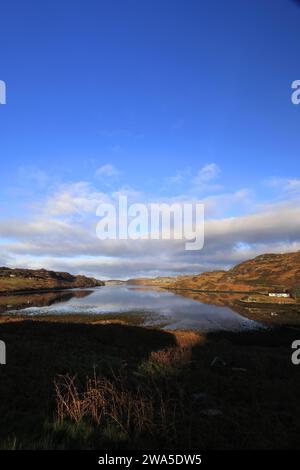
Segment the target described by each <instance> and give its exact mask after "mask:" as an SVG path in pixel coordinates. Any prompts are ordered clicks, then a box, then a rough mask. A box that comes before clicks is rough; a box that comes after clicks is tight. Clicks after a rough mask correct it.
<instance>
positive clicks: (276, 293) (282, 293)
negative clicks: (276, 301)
mask: <svg viewBox="0 0 300 470" xmlns="http://www.w3.org/2000/svg"><path fill="white" fill-rule="evenodd" d="M269 297H291V294H289V293H288V292H269Z"/></svg>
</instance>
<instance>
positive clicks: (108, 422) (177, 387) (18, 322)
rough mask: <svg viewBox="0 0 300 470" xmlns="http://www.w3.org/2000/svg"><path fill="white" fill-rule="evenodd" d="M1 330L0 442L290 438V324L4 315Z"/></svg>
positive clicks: (139, 443) (297, 370) (275, 443)
mask: <svg viewBox="0 0 300 470" xmlns="http://www.w3.org/2000/svg"><path fill="white" fill-rule="evenodd" d="M75 320H76V321H75ZM67 321H68V323H67ZM70 321H73V322H72V323H70ZM127 321H128V319H127ZM135 321H136V320H135V319H134V317H133V322H135ZM0 339H1V340H4V341H5V342H6V345H7V365H5V366H1V367H0V396H1V400H0V422H1V426H0V447H1V448H2V449H79V448H83V449H93V448H97V449H108V448H110V449H112V448H117V449H128V448H129V449H141V448H142V449H153V448H155V449H157V448H159V449H164V448H167V449H175V448H178V449H183V448H186V449H188V448H199V449H249V448H250V449H252V448H263V449H271V448H272V449H276V448H278V449H281V448H284V449H285V448H300V402H299V392H300V366H294V365H292V363H291V353H292V350H291V343H292V341H293V340H295V339H300V330H297V329H293V328H285V327H280V328H276V329H271V330H262V331H257V332H248V333H218V334H207V335H198V334H196V333H193V332H167V331H162V330H158V329H157V330H155V329H148V328H144V327H140V326H136V325H132V324H131V325H129V324H125V323H124V322H123V323H111V324H108V323H107V324H105V323H99V322H96V321H95V319H93V318H92V317H89V318H88V317H87V318H85V317H76V318H72V317H69V318H68V320H67V319H66V318H63V317H56V318H55V319H53V318H52V319H51V318H43V319H41V318H40V319H39V320H25V319H23V318H19V319H17V318H15V319H14V320H13V319H9V318H7V317H2V318H1V323H0Z"/></svg>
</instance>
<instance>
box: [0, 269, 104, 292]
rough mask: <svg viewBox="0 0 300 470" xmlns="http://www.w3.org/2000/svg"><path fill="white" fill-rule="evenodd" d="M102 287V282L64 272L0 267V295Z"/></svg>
mask: <svg viewBox="0 0 300 470" xmlns="http://www.w3.org/2000/svg"><path fill="white" fill-rule="evenodd" d="M103 285H104V282H103V281H99V280H97V279H94V278H91V277H86V276H73V275H72V274H69V273H65V272H57V271H47V270H46V269H36V270H35V269H18V268H17V269H10V268H6V267H0V294H3V293H12V292H31V291H42V290H55V289H71V288H75V287H97V286H103Z"/></svg>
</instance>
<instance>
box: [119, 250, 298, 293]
mask: <svg viewBox="0 0 300 470" xmlns="http://www.w3.org/2000/svg"><path fill="white" fill-rule="evenodd" d="M128 282H130V283H131V284H144V285H145V284H147V285H156V286H162V287H169V288H173V289H193V290H203V291H215V292H220V291H223V292H224V291H238V292H268V291H270V290H286V289H289V290H292V289H299V290H300V252H296V253H285V254H265V255H260V256H257V257H256V258H254V259H251V260H248V261H244V262H243V263H240V264H238V265H237V266H235V267H233V268H231V269H229V270H228V271H211V272H204V273H201V274H196V275H190V276H178V277H169V278H166V277H165V278H159V277H158V278H155V279H131V280H129V281H128Z"/></svg>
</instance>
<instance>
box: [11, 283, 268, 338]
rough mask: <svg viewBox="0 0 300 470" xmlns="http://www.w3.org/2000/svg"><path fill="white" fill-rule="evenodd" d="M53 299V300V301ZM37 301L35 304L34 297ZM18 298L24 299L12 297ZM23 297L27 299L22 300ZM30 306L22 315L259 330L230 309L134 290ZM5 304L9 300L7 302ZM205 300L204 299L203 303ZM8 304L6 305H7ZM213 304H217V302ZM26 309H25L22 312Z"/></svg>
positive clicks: (61, 297)
mask: <svg viewBox="0 0 300 470" xmlns="http://www.w3.org/2000/svg"><path fill="white" fill-rule="evenodd" d="M55 295H56V297H55ZM35 296H39V297H37V298H36V299H35V300H34V299H33V297H35ZM14 297H19V299H20V301H21V297H24V296H14ZM25 297H26V296H25ZM29 297H30V299H27V300H30V302H31V303H30V304H27V305H26V301H25V300H24V299H23V300H22V302H23V303H22V305H21V306H20V305H19V307H18V308H21V309H22V313H23V314H28V315H41V314H47V315H55V314H68V313H72V314H74V313H78V314H99V315H101V314H104V313H105V314H108V313H113V314H116V313H119V312H122V313H126V312H134V313H138V312H140V313H150V314H151V318H152V321H151V322H152V323H154V324H155V322H160V321H161V320H162V318H163V319H164V322H165V323H167V325H168V326H167V328H168V329H170V328H178V329H180V328H183V329H201V330H202V331H211V330H220V329H227V330H239V329H243V328H254V327H258V326H259V324H258V323H256V322H255V321H252V320H249V319H247V318H245V317H243V316H242V315H240V314H239V313H237V312H235V311H234V310H233V309H232V308H230V307H229V306H224V302H223V304H222V305H220V303H219V304H218V305H215V304H209V303H204V302H201V301H199V300H200V299H198V298H197V299H194V298H189V297H187V296H186V294H185V295H178V294H176V293H173V292H170V291H166V290H163V289H153V288H151V287H142V286H140V287H136V286H128V285H126V286H125V285H122V286H105V287H99V288H96V289H93V290H90V291H82V290H75V291H68V292H59V293H50V294H34V296H33V295H31V296H29ZM7 300H8V298H7ZM206 300H207V299H206ZM8 303H9V302H8V301H7V304H8ZM215 303H216V304H217V303H218V301H217V300H216V302H215ZM24 307H26V308H24ZM16 310H17V306H16V304H15V303H14V304H13V305H11V307H10V309H9V311H10V312H11V313H14V312H15V311H16Z"/></svg>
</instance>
